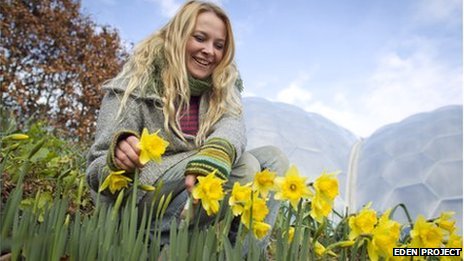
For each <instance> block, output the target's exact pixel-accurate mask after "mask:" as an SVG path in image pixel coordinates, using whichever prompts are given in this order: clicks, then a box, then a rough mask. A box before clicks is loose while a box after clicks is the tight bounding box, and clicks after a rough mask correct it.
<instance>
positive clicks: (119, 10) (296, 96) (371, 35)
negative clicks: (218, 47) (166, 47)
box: [82, 0, 463, 137]
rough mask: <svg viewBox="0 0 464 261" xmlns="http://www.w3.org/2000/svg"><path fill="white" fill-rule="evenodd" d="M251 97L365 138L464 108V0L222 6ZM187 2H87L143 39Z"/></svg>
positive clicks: (90, 11) (229, 0)
mask: <svg viewBox="0 0 464 261" xmlns="http://www.w3.org/2000/svg"><path fill="white" fill-rule="evenodd" d="M215 2H216V3H218V4H219V5H221V6H222V7H223V8H224V9H225V10H226V12H227V13H228V14H229V16H230V17H231V20H232V25H233V29H234V32H235V39H236V42H237V53H236V61H237V64H238V66H239V69H240V72H241V76H242V78H243V80H244V84H245V93H244V96H259V97H263V98H266V99H268V100H273V101H280V102H285V103H290V104H294V105H296V106H299V107H300V108H302V109H304V110H306V111H310V112H315V113H319V114H321V115H323V116H325V117H327V118H328V119H330V120H332V121H333V122H335V123H337V124H339V125H341V126H343V127H344V128H346V129H348V130H350V131H352V132H353V133H355V134H356V135H359V136H362V137H367V136H369V135H370V134H372V133H373V132H374V131H375V130H376V129H378V128H380V127H381V126H383V125H385V124H389V123H393V122H397V121H400V120H402V119H404V118H406V117H407V116H409V115H412V114H415V113H419V112H424V111H430V110H434V109H436V108H438V107H441V106H445V105H449V104H462V100H463V99H462V98H463V94H462V72H463V68H462V58H463V54H462V50H463V48H462V32H463V30H462V1H461V0H350V1H344V0H325V1H315V0H289V1H283V0H266V1H264V0H223V1H215ZM182 3H183V1H175V0H131V1H129V0H83V1H82V11H83V13H84V14H87V15H90V16H91V17H92V19H93V20H94V21H96V22H97V23H98V24H101V25H103V24H105V25H110V26H112V27H115V28H117V29H118V30H119V32H120V34H121V37H122V39H123V40H125V41H126V42H128V43H137V42H139V41H140V40H142V39H143V38H145V37H147V36H148V35H149V34H150V33H152V32H153V31H155V30H156V29H158V28H159V27H161V26H162V25H164V24H165V23H166V22H167V21H168V19H169V18H170V17H171V16H172V15H173V14H174V13H175V12H176V10H177V8H178V7H179V6H180V5H181V4H182Z"/></svg>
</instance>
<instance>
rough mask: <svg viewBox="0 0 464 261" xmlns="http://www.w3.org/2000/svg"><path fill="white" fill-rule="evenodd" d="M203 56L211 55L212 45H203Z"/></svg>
mask: <svg viewBox="0 0 464 261" xmlns="http://www.w3.org/2000/svg"><path fill="white" fill-rule="evenodd" d="M201 51H202V52H203V53H204V54H209V55H211V54H213V44H212V43H205V44H204V45H203V49H202V50H201Z"/></svg>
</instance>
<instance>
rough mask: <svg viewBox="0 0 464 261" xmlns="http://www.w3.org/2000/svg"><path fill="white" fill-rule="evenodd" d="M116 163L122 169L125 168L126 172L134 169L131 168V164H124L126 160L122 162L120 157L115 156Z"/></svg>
mask: <svg viewBox="0 0 464 261" xmlns="http://www.w3.org/2000/svg"><path fill="white" fill-rule="evenodd" d="M114 161H115V163H116V166H117V167H118V168H120V169H123V170H125V171H126V172H132V171H133V168H130V167H129V166H127V165H126V164H124V162H122V161H121V160H119V159H118V158H115V159H114Z"/></svg>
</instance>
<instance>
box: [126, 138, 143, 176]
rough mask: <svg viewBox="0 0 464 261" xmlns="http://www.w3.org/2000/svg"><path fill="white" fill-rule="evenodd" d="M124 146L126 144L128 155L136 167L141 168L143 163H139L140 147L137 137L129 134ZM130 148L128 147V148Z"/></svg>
mask: <svg viewBox="0 0 464 261" xmlns="http://www.w3.org/2000/svg"><path fill="white" fill-rule="evenodd" d="M124 145H125V146H128V148H127V150H128V151H127V152H128V153H130V155H129V154H128V156H129V157H130V159H131V160H132V162H134V164H135V165H136V166H137V167H138V168H143V166H144V164H142V163H140V148H139V139H138V138H137V137H135V136H129V137H127V139H126V140H125V142H124ZM129 148H130V149H129Z"/></svg>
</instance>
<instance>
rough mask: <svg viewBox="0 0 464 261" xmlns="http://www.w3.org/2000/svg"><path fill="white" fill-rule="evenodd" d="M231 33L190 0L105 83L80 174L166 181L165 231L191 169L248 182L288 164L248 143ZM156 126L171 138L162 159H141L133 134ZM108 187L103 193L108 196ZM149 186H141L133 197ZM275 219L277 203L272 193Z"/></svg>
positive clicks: (211, 8) (92, 180)
mask: <svg viewBox="0 0 464 261" xmlns="http://www.w3.org/2000/svg"><path fill="white" fill-rule="evenodd" d="M234 51H235V46H234V39H233V34H232V28H231V24H230V21H229V19H228V17H227V15H226V14H225V13H224V11H223V10H222V9H221V8H219V7H218V6H216V5H214V4H212V3H204V2H198V1H190V2H187V3H186V4H185V5H184V6H183V7H182V8H181V9H180V10H179V12H178V13H177V14H176V15H175V16H174V17H173V18H172V19H171V21H169V22H168V23H167V24H166V25H165V26H164V27H163V28H161V29H160V30H159V31H158V32H156V33H155V34H153V35H151V36H150V37H148V38H147V39H145V40H144V41H142V42H141V43H140V44H138V45H137V46H136V47H135V50H134V52H133V54H132V55H131V56H130V57H129V60H128V61H127V63H126V64H125V66H124V68H123V70H122V71H121V73H120V74H119V75H117V76H116V77H115V78H114V79H112V80H111V81H109V82H108V83H107V84H106V85H105V86H104V88H103V89H104V90H105V91H106V94H105V96H104V98H103V101H102V105H101V109H100V115H99V118H98V122H97V132H96V137H95V143H94V144H93V145H92V147H91V149H90V152H89V156H88V169H87V179H88V183H89V184H90V186H91V188H92V189H93V190H94V191H98V187H99V182H100V181H101V180H104V179H105V177H106V176H107V175H108V173H109V170H112V171H117V170H125V175H128V176H130V175H132V173H134V172H135V170H136V169H138V170H139V178H140V183H142V184H148V185H155V184H157V183H158V182H161V181H162V182H163V186H162V193H166V194H167V193H172V201H171V203H170V205H169V207H168V209H167V211H166V214H165V217H164V223H163V224H164V225H165V227H164V228H163V230H166V231H167V230H169V224H170V221H171V220H172V219H176V220H178V219H179V216H180V214H181V212H182V209H183V207H184V205H185V202H186V201H187V199H188V196H189V193H191V191H192V189H193V187H194V185H195V183H196V180H197V176H199V175H202V176H204V175H207V174H209V173H211V172H212V171H213V170H216V174H217V176H218V177H220V178H222V179H225V180H227V182H226V183H225V186H224V187H225V189H230V188H232V186H233V184H234V182H236V181H238V182H240V183H241V184H245V183H247V182H250V181H252V180H253V177H254V174H255V173H256V172H258V171H261V170H262V169H264V168H269V169H271V170H272V171H275V172H277V174H278V175H283V173H284V172H285V171H286V169H287V168H288V161H287V159H286V157H285V156H284V155H283V154H282V153H281V152H280V151H279V150H278V149H277V148H274V147H263V148H258V149H254V150H252V151H248V152H246V151H244V150H245V147H246V136H245V126H244V123H243V115H242V106H241V100H240V99H241V97H240V92H241V91H242V89H243V87H242V82H241V80H240V79H239V77H238V72H237V69H236V66H235V63H234ZM144 128H147V129H148V130H149V132H154V131H157V130H160V132H159V133H158V135H160V136H161V137H163V138H164V139H166V140H167V141H168V142H169V146H168V147H167V150H166V152H165V154H164V155H163V160H162V162H161V163H159V164H158V163H154V162H149V163H147V164H146V165H143V164H141V163H140V161H139V155H140V149H139V148H138V146H137V144H138V143H139V138H140V133H141V132H142V130H143V129H144ZM116 195H117V193H115V195H113V194H112V193H111V192H109V191H103V192H102V196H101V197H102V198H103V200H105V201H112V200H114V198H115V197H116ZM152 197H153V193H146V192H144V191H141V192H140V193H139V195H138V200H139V206H144V205H149V202H151V200H152ZM268 204H269V205H271V206H270V213H271V214H270V215H268V219H267V222H268V223H271V224H272V223H273V220H274V219H275V215H276V212H277V208H278V205H277V204H274V203H273V201H269V203H268Z"/></svg>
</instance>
